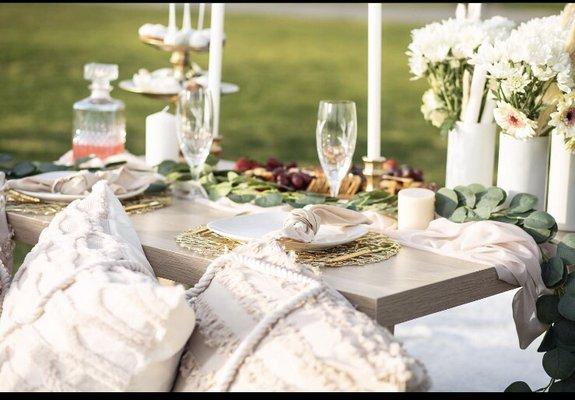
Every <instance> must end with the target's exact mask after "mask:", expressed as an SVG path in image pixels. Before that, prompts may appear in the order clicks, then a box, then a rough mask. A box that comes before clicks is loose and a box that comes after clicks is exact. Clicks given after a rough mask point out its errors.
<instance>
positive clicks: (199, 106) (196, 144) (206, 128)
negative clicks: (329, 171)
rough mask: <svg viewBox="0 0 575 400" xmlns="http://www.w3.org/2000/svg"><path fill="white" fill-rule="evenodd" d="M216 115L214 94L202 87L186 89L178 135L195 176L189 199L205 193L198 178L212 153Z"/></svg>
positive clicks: (178, 115)
mask: <svg viewBox="0 0 575 400" xmlns="http://www.w3.org/2000/svg"><path fill="white" fill-rule="evenodd" d="M213 126H214V113H213V103H212V96H211V94H210V91H209V90H207V89H204V88H202V87H197V88H194V89H193V90H184V91H182V92H181V93H180V94H179V96H178V101H177V111H176V132H177V136H178V142H179V144H180V150H181V151H182V154H183V155H184V159H185V160H186V163H187V164H188V165H189V167H190V174H191V177H192V182H191V185H189V186H191V187H190V188H189V192H188V193H187V195H186V196H185V197H187V198H194V197H197V196H198V195H200V194H203V193H205V192H204V191H203V188H202V187H201V185H200V183H199V181H198V179H199V176H200V172H201V169H202V167H203V165H204V163H205V162H206V159H207V158H208V155H209V154H210V148H211V147H212V141H213V139H214V130H213Z"/></svg>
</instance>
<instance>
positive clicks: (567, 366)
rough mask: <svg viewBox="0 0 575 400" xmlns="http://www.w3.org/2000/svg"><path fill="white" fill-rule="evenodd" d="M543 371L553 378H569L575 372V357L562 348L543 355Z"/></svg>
mask: <svg viewBox="0 0 575 400" xmlns="http://www.w3.org/2000/svg"><path fill="white" fill-rule="evenodd" d="M543 369H545V372H547V375H549V376H550V377H551V378H555V379H565V378H569V377H570V376H571V374H572V373H573V372H575V355H573V354H571V352H570V351H568V350H565V349H562V348H560V347H558V348H556V349H553V350H549V351H548V352H547V353H545V354H544V355H543Z"/></svg>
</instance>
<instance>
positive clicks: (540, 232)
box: [523, 227, 554, 244]
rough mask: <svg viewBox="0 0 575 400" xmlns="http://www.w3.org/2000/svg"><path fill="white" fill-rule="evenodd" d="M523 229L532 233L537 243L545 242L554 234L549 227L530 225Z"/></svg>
mask: <svg viewBox="0 0 575 400" xmlns="http://www.w3.org/2000/svg"><path fill="white" fill-rule="evenodd" d="M523 229H524V230H525V232H527V233H528V234H530V235H531V237H533V239H534V240H535V243H537V244H541V243H545V242H546V241H548V240H549V239H551V238H552V237H553V234H554V233H553V231H551V230H549V229H532V228H528V227H523Z"/></svg>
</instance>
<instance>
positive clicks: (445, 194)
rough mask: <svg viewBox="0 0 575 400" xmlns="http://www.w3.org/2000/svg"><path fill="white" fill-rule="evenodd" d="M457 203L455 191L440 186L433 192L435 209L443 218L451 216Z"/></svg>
mask: <svg viewBox="0 0 575 400" xmlns="http://www.w3.org/2000/svg"><path fill="white" fill-rule="evenodd" d="M458 203H459V200H458V198H457V193H455V191H454V190H451V189H448V188H441V189H439V190H438V191H437V192H436V193H435V211H436V212H437V213H438V214H439V215H441V216H442V217H444V218H449V217H451V214H453V212H454V211H455V209H456V208H457V206H458Z"/></svg>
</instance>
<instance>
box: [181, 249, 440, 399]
mask: <svg viewBox="0 0 575 400" xmlns="http://www.w3.org/2000/svg"><path fill="white" fill-rule="evenodd" d="M188 294H189V296H190V300H191V302H192V303H193V304H194V308H195V311H196V317H197V322H196V329H195V331H194V333H193V334H192V336H191V338H190V340H189V342H188V345H187V348H186V351H185V354H184V356H183V358H182V363H181V366H180V373H179V376H178V378H177V381H176V385H175V387H174V390H175V391H205V390H215V391H260V390H261V391H263V390H265V391H268V390H273V391H316V390H321V391H371V390H374V391H421V390H426V389H427V388H428V386H429V380H428V376H427V373H426V371H425V369H424V367H423V366H422V365H421V364H420V363H419V362H417V361H416V360H414V359H413V358H411V357H410V356H409V355H407V354H406V353H405V351H404V350H403V349H402V347H401V345H400V344H399V343H398V342H397V341H396V340H395V339H394V337H393V336H392V335H391V334H390V333H389V332H388V331H387V330H386V329H385V328H383V327H381V326H380V325H378V324H377V323H376V322H375V321H373V320H372V319H371V318H369V317H368V316H366V315H365V314H363V313H361V312H358V311H356V310H355V309H354V308H353V306H352V305H351V304H350V303H349V302H348V301H347V300H346V299H345V298H344V297H343V296H341V295H340V294H339V293H338V292H337V291H335V290H333V289H331V288H330V287H328V286H327V285H326V284H324V283H323V282H321V281H320V280H318V279H317V277H315V276H313V274H312V273H310V272H309V271H307V270H306V269H305V268H303V267H302V266H301V265H297V264H296V262H295V260H294V258H293V257H292V256H290V255H288V254H286V253H285V252H284V251H283V250H282V249H281V248H280V247H279V246H278V245H277V244H276V243H275V242H269V243H252V244H248V245H245V246H243V247H241V248H238V249H236V250H235V251H234V252H232V253H229V254H227V255H225V256H222V257H220V258H218V259H217V260H215V261H214V262H213V263H212V264H211V265H210V267H209V268H208V271H207V272H206V274H205V275H204V276H203V277H202V279H201V280H200V282H199V283H198V285H196V286H195V287H194V288H193V289H191V290H190V291H189V293H188Z"/></svg>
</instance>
